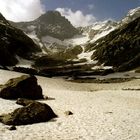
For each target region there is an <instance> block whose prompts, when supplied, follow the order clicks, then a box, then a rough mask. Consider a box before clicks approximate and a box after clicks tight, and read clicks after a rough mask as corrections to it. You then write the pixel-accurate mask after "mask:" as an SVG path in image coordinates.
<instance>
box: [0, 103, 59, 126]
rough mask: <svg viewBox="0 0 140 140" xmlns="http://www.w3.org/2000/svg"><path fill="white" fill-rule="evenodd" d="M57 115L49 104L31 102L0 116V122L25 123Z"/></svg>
mask: <svg viewBox="0 0 140 140" xmlns="http://www.w3.org/2000/svg"><path fill="white" fill-rule="evenodd" d="M55 117H57V115H56V114H55V113H54V112H53V110H52V109H51V107H50V106H48V105H47V104H44V103H39V102H36V101H34V102H32V103H30V104H28V105H27V106H25V107H22V108H18V109H16V110H14V111H13V112H12V113H9V114H4V115H1V116H0V122H2V123H3V124H6V125H27V124H33V123H39V122H47V121H49V120H51V119H53V118H55Z"/></svg>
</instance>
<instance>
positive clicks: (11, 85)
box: [0, 75, 43, 100]
mask: <svg viewBox="0 0 140 140" xmlns="http://www.w3.org/2000/svg"><path fill="white" fill-rule="evenodd" d="M0 97H1V98H4V99H17V98H27V99H33V100H36V99H43V95H42V88H41V87H40V85H38V84H37V78H36V77H35V76H31V75H23V76H21V77H18V78H13V79H10V80H9V81H8V82H7V83H6V84H5V85H3V86H2V89H1V91H0Z"/></svg>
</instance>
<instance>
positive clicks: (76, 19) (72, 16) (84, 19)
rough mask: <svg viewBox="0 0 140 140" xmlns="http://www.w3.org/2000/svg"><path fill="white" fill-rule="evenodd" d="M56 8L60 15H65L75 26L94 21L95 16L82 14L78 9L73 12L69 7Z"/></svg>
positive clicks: (85, 24) (89, 23)
mask: <svg viewBox="0 0 140 140" xmlns="http://www.w3.org/2000/svg"><path fill="white" fill-rule="evenodd" d="M56 10H57V11H59V12H60V13H61V15H62V16H65V17H66V18H67V19H68V20H69V21H70V22H71V23H72V24H73V25H74V26H76V27H79V26H88V25H91V24H93V23H94V22H95V21H96V18H95V17H94V16H93V15H91V14H87V15H84V14H83V13H82V11H80V10H77V11H75V12H73V11H72V10H71V9H69V8H57V9H56Z"/></svg>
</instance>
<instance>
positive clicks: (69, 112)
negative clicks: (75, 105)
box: [64, 111, 73, 116]
mask: <svg viewBox="0 0 140 140" xmlns="http://www.w3.org/2000/svg"><path fill="white" fill-rule="evenodd" d="M64 114H65V115H66V116H69V115H73V113H72V112H71V111H65V112H64Z"/></svg>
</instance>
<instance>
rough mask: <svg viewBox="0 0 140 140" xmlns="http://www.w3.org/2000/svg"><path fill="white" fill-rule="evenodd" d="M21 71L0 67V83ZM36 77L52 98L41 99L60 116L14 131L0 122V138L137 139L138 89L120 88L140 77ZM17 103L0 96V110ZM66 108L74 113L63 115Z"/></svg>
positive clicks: (132, 85)
mask: <svg viewBox="0 0 140 140" xmlns="http://www.w3.org/2000/svg"><path fill="white" fill-rule="evenodd" d="M20 75H22V74H21V73H17V72H9V71H5V70H0V84H4V83H5V82H6V81H7V80H9V79H10V78H13V77H18V76H20ZM122 75H123V74H122ZM130 75H131V73H130ZM111 76H112V77H113V76H115V75H110V77H111ZM138 76H139V75H138ZM37 78H38V82H39V84H40V85H41V86H42V88H43V93H44V95H47V96H49V97H51V98H52V100H42V101H41V102H44V103H47V104H49V105H50V106H51V107H52V109H53V110H54V111H55V113H56V114H57V115H58V116H59V117H58V118H57V119H55V120H52V121H50V122H46V123H38V124H33V125H26V126H18V127H17V130H15V131H9V130H8V129H7V128H8V127H9V126H6V125H3V124H1V123H0V140H31V139H34V140H139V139H140V91H139V90H133V91H127V90H126V91H124V90H122V89H124V88H133V89H137V88H140V79H135V80H132V81H129V82H124V83H121V84H120V83H116V84H95V83H90V84H89V83H73V82H68V81H65V80H64V79H62V78H44V77H37ZM18 107H19V105H16V104H15V101H9V100H4V99H0V114H2V113H7V112H11V111H12V110H14V109H15V108H18ZM67 110H70V111H72V112H73V115H72V116H65V114H64V112H65V111H67Z"/></svg>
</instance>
